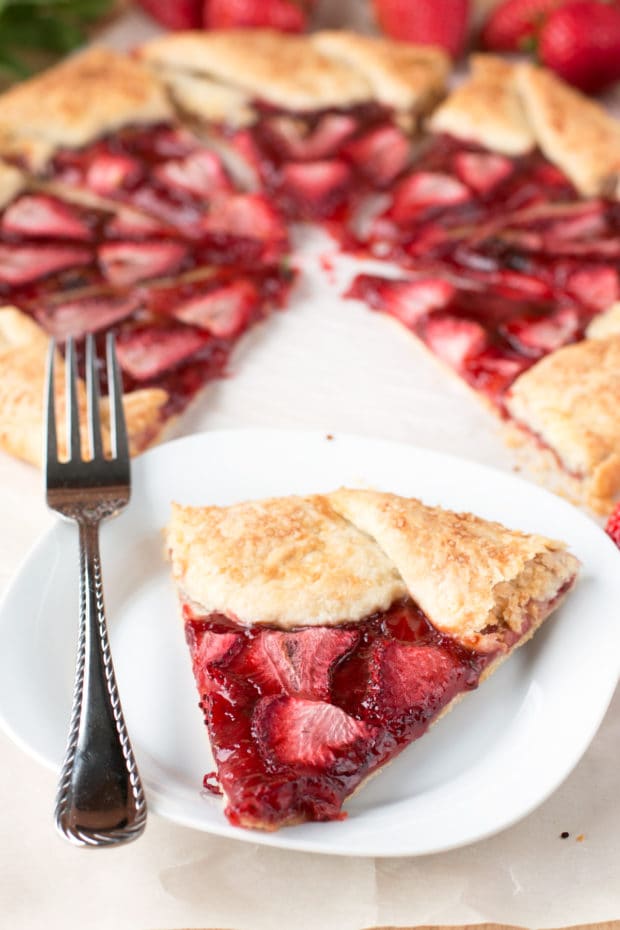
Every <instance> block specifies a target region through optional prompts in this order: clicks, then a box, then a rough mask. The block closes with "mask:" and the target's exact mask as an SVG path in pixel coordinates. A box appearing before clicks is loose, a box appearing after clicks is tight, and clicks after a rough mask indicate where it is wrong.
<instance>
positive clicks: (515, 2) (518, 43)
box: [480, 0, 570, 52]
mask: <svg viewBox="0 0 620 930" xmlns="http://www.w3.org/2000/svg"><path fill="white" fill-rule="evenodd" d="M568 2H570V0H504V2H503V3H500V4H499V6H496V7H495V9H494V10H492V12H491V13H490V14H489V17H488V19H487V21H486V22H485V24H484V26H483V27H482V33H481V35H480V39H481V44H482V46H483V47H484V48H488V49H489V50H491V51H494V52H518V51H520V50H521V49H524V48H527V47H528V46H529V45H530V43H531V42H532V41H533V39H534V37H535V35H536V32H537V31H538V29H539V28H540V26H541V24H542V23H543V22H544V20H545V18H546V17H547V16H548V14H549V13H551V12H552V11H553V10H555V9H557V7H560V6H563V5H564V4H566V3H568Z"/></svg>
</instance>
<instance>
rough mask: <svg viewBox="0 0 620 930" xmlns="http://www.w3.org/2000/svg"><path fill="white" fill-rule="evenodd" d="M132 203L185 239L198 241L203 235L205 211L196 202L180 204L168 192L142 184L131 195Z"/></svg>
mask: <svg viewBox="0 0 620 930" xmlns="http://www.w3.org/2000/svg"><path fill="white" fill-rule="evenodd" d="M130 199H131V203H132V205H133V206H134V207H137V209H138V210H141V211H142V210H143V211H144V212H145V213H150V214H152V215H153V216H155V217H157V219H158V220H160V221H161V222H163V223H165V224H167V225H168V226H171V227H173V228H174V229H176V230H178V232H179V234H180V235H182V236H183V238H184V239H198V238H200V236H201V235H202V230H203V224H204V211H203V209H202V207H201V205H199V204H198V203H197V202H196V201H190V202H188V201H186V200H185V201H183V202H179V200H178V199H176V200H175V199H174V198H173V197H172V196H168V195H167V194H166V192H165V191H164V192H160V191H157V190H155V189H154V188H153V187H151V185H149V184H141V185H140V186H139V187H137V188H136V190H135V191H132V193H131V198H130Z"/></svg>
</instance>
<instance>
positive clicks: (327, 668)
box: [227, 628, 359, 701]
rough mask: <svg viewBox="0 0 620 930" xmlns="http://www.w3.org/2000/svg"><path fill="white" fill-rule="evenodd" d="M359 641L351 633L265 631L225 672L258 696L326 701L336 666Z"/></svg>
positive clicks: (332, 631)
mask: <svg viewBox="0 0 620 930" xmlns="http://www.w3.org/2000/svg"><path fill="white" fill-rule="evenodd" d="M358 641H359V634H358V633H356V632H355V631H353V630H339V629H337V628H334V629H312V628H308V629H305V630H299V631H297V632H295V633H283V632H281V631H279V630H278V631H276V630H268V631H265V632H264V633H262V634H261V635H260V636H256V637H255V638H253V639H252V640H251V642H250V643H249V645H248V646H247V648H246V649H245V650H243V651H242V652H241V653H240V654H239V655H237V656H235V658H234V659H233V660H232V661H231V662H230V663H229V664H228V666H227V667H228V669H229V670H230V671H231V672H233V673H234V674H235V675H238V676H239V677H240V678H242V679H243V680H244V681H250V682H251V683H252V684H254V685H255V686H257V687H258V688H259V690H260V692H261V693H262V694H266V693H275V694H278V693H282V692H284V693H285V694H289V695H293V696H295V697H304V698H308V699H312V700H315V701H326V700H328V699H329V695H330V689H331V682H332V675H333V670H334V666H335V665H336V663H337V662H338V661H339V660H340V659H342V658H343V657H344V656H346V655H347V654H348V653H349V652H351V650H352V649H353V647H354V646H356V645H357V643H358Z"/></svg>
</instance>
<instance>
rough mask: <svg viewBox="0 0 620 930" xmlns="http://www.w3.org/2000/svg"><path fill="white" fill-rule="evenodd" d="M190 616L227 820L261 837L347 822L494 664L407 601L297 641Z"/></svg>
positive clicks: (298, 634) (303, 634) (314, 630)
mask: <svg viewBox="0 0 620 930" xmlns="http://www.w3.org/2000/svg"><path fill="white" fill-rule="evenodd" d="M184 616H185V630H186V637H187V642H188V645H189V648H190V653H191V655H192V662H193V667H194V675H195V679H196V683H197V686H198V690H199V693H200V700H201V706H202V708H203V711H204V714H205V720H206V723H207V727H208V729H209V734H210V738H211V745H212V748H213V753H214V756H215V760H216V763H217V766H218V777H219V780H220V783H221V784H222V787H223V788H224V791H225V793H226V796H227V800H228V806H227V809H226V814H227V816H228V818H229V820H230V821H231V822H232V823H235V824H240V825H242V826H244V825H245V826H255V827H256V826H259V827H262V828H263V829H275V828H276V827H279V826H282V825H283V824H285V823H296V822H299V821H302V820H333V819H340V818H341V817H342V816H343V814H342V810H341V808H342V803H343V801H344V800H345V799H346V798H347V797H348V796H349V795H350V794H351V793H352V791H354V790H355V788H356V787H357V786H358V785H359V784H360V783H361V782H362V781H363V780H364V779H365V778H366V777H367V776H368V775H369V774H371V772H372V771H374V770H375V769H376V768H377V767H379V766H380V765H383V764H384V763H385V762H387V761H388V760H389V759H391V758H393V757H394V756H395V755H397V754H398V753H399V752H400V751H401V750H402V749H404V747H405V746H406V745H408V744H409V743H410V742H412V740H414V739H417V738H418V737H419V736H421V735H422V734H423V733H424V732H425V731H426V729H427V727H428V726H429V724H430V723H431V722H432V720H433V719H434V717H435V716H436V715H437V714H438V713H439V712H440V711H441V709H442V708H443V707H445V706H446V704H447V703H449V701H450V700H452V698H453V697H455V696H456V694H458V693H460V692H462V691H465V690H468V689H471V688H475V687H476V685H477V683H478V680H479V676H480V673H481V671H482V670H483V668H484V667H485V666H486V664H487V663H488V662H489V661H490V659H491V657H492V654H491V653H488V654H486V655H481V654H478V653H475V652H471V651H469V650H465V649H463V648H462V647H461V646H460V645H458V644H457V643H456V642H455V641H454V640H452V639H450V638H449V637H445V636H442V635H441V634H440V633H438V631H437V630H436V629H435V628H434V627H433V626H432V625H431V624H430V623H429V621H428V619H427V618H426V617H425V615H424V614H423V613H422V611H421V610H419V608H417V607H416V606H415V604H414V603H413V602H412V601H411V600H409V599H405V600H403V601H401V602H398V603H397V604H395V605H394V606H393V607H392V608H390V610H388V611H386V612H384V613H378V614H375V615H373V616H371V617H368V618H367V619H366V620H363V621H361V622H359V623H354V624H345V625H339V626H337V627H301V628H299V629H296V630H292V631H290V632H284V631H281V630H275V629H270V628H261V627H257V626H254V627H243V626H240V625H238V624H235V623H233V622H231V621H230V620H229V619H227V618H226V617H224V616H222V615H218V614H214V615H210V616H208V617H205V618H199V617H196V616H194V614H193V613H192V611H191V609H190V608H189V607H188V606H187V605H186V606H185V607H184ZM498 648H500V647H499V645H498Z"/></svg>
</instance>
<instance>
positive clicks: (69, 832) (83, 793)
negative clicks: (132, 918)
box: [56, 505, 146, 846]
mask: <svg viewBox="0 0 620 930" xmlns="http://www.w3.org/2000/svg"><path fill="white" fill-rule="evenodd" d="M106 512H107V513H110V509H109V505H108V507H107V508H106ZM104 515H105V514H104V513H102V512H101V510H100V509H99V508H96V507H93V509H92V511H91V512H90V513H88V512H86V513H85V512H84V510H83V509H80V512H79V515H78V513H76V514H75V518H76V519H77V520H78V525H79V532H80V631H79V640H78V658H77V667H76V676H75V688H74V692H73V707H72V712H71V723H70V729H69V737H68V741H67V749H66V754H65V760H64V763H63V768H62V773H61V778H60V783H59V787H58V795H57V800H56V825H57V827H58V829H59V830H60V831H61V832H62V833H63V834H64V835H65V836H66V838H67V839H68V840H70V841H71V842H73V843H75V844H76V845H79V846H85V845H86V846H106V845H110V846H112V845H118V844H120V843H126V842H128V841H130V840H133V839H136V838H137V837H138V836H139V835H140V834H141V833H142V831H143V830H144V827H145V824H146V801H145V798H144V792H143V789H142V784H141V782H140V777H139V774H138V770H137V767H136V762H135V759H134V755H133V750H132V748H131V743H130V741H129V736H128V734H127V729H126V727H125V721H124V719H123V714H122V710H121V706H120V700H119V696H118V691H117V687H116V679H115V675H114V667H113V664H112V656H111V654H110V646H109V642H108V632H107V625H106V619H105V612H104V604H103V587H102V580H101V561H100V557H99V523H100V521H101V519H102V517H103V516H104Z"/></svg>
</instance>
